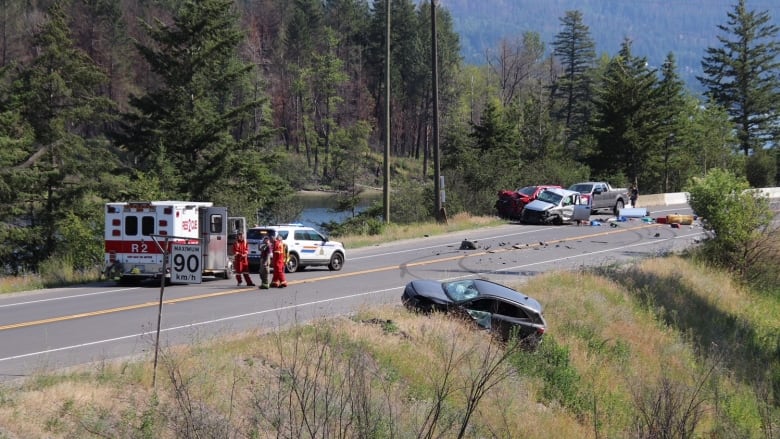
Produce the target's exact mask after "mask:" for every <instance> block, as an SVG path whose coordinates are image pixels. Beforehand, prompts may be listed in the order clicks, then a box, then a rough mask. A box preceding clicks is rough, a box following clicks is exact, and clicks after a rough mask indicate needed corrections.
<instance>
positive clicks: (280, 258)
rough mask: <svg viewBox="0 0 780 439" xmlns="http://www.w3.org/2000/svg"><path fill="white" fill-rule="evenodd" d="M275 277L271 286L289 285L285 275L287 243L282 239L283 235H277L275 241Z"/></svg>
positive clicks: (281, 286)
mask: <svg viewBox="0 0 780 439" xmlns="http://www.w3.org/2000/svg"><path fill="white" fill-rule="evenodd" d="M273 252H274V261H273V262H274V277H273V280H272V281H271V286H272V287H275V288H284V287H286V286H287V279H286V278H285V275H284V266H285V263H286V262H287V244H285V243H284V241H282V236H281V235H276V240H275V241H274V249H273Z"/></svg>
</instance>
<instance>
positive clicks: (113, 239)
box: [105, 201, 246, 282]
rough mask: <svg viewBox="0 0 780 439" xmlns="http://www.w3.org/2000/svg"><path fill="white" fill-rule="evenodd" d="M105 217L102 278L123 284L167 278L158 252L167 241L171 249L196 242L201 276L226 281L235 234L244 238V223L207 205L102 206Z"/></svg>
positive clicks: (231, 262)
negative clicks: (171, 245)
mask: <svg viewBox="0 0 780 439" xmlns="http://www.w3.org/2000/svg"><path fill="white" fill-rule="evenodd" d="M105 214H106V223H105V267H106V268H105V273H106V277H108V278H110V279H116V280H119V281H122V282H132V281H142V280H145V279H159V278H160V277H161V276H163V275H164V276H165V277H166V278H169V277H170V271H169V270H167V271H168V272H166V273H164V274H163V272H162V268H163V252H162V251H161V248H160V246H162V245H165V241H166V237H169V238H168V241H169V244H170V243H185V244H195V243H198V239H200V248H201V266H202V267H203V270H202V275H203V276H204V277H214V276H216V277H223V278H228V277H229V276H230V275H231V274H232V271H233V255H232V252H231V248H232V245H233V241H234V240H235V236H236V234H237V233H239V232H241V233H246V221H245V219H244V218H239V217H236V218H232V217H228V213H227V208H226V207H214V206H213V205H212V203H210V202H193V201H142V202H125V203H106V212H105ZM152 235H155V237H154V238H153V237H152ZM155 240H156V241H157V243H155ZM158 243H159V246H158Z"/></svg>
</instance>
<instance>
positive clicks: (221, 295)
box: [0, 205, 704, 381]
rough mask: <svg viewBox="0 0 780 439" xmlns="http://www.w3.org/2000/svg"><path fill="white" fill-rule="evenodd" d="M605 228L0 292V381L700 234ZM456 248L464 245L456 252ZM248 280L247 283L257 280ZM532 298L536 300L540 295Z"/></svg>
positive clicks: (525, 230)
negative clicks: (244, 269)
mask: <svg viewBox="0 0 780 439" xmlns="http://www.w3.org/2000/svg"><path fill="white" fill-rule="evenodd" d="M649 211H650V212H652V213H651V215H652V216H653V217H659V216H666V215H667V214H672V213H680V214H689V213H691V212H690V209H689V208H688V207H687V206H684V205H680V206H665V207H655V208H654V207H652V206H651V207H650V208H649ZM607 218H608V216H607V215H594V216H593V217H591V219H604V220H606V219H607ZM615 224H616V225H617V226H616V227H612V226H611V225H610V224H609V223H607V222H604V223H603V225H601V226H590V225H587V226H586V225H582V226H576V225H563V226H529V225H520V224H506V225H502V226H499V227H490V228H484V229H478V230H471V231H467V232H457V233H452V234H448V235H442V236H434V237H420V238H417V239H410V240H405V241H399V242H393V243H387V244H382V245H378V246H373V247H368V248H360V249H347V261H346V263H345V265H344V269H343V270H342V271H338V272H332V271H328V270H327V268H318V267H317V268H310V269H307V270H304V271H302V272H298V273H292V274H287V281H288V284H289V286H288V287H287V288H284V289H270V290H259V289H257V288H250V287H236V285H235V280H233V279H231V280H212V281H205V282H204V283H202V284H193V285H173V286H166V287H164V288H161V286H160V285H158V284H150V285H143V286H121V285H117V284H115V283H113V282H103V283H96V284H89V285H78V286H73V287H67V288H54V289H47V290H40V291H29V292H24V293H16V294H10V295H3V296H2V297H0V381H6V380H13V379H17V378H23V377H26V376H28V375H30V374H32V373H35V372H38V371H48V370H52V369H57V368H61V367H67V366H72V365H77V364H85V363H93V362H98V363H99V362H102V361H107V360H111V359H116V358H125V357H135V358H140V359H149V360H151V359H152V358H153V353H154V349H155V340H156V339H157V337H156V335H157V322H158V317H159V319H160V323H161V324H160V328H161V329H160V346H169V345H175V344H180V343H190V342H197V341H201V340H205V339H210V338H213V337H215V336H221V335H227V334H231V333H235V332H239V331H246V330H255V329H259V330H270V329H274V328H278V327H284V326H287V325H292V324H295V323H300V322H305V321H307V320H310V319H312V318H316V317H322V316H333V315H344V314H348V313H351V312H354V311H355V310H357V309H360V308H361V307H366V306H371V305H376V304H398V305H400V296H401V292H402V289H403V287H404V285H406V283H407V282H409V281H411V280H413V279H437V280H447V279H450V280H451V279H458V278H464V277H482V278H487V279H490V280H493V281H496V282H500V283H504V284H510V285H517V284H519V283H522V282H523V281H524V280H526V279H528V278H529V277H530V276H534V275H536V274H538V273H542V272H544V271H548V270H559V269H564V270H565V269H575V268H577V267H582V266H593V265H603V264H612V263H619V262H625V261H627V260H631V259H634V258H639V257H646V256H653V255H660V254H665V253H668V252H674V251H678V250H681V249H683V248H685V247H688V246H690V245H692V244H693V243H694V242H697V241H699V240H700V239H702V237H703V234H704V231H703V229H702V228H701V227H700V226H699V225H698V224H697V223H696V222H695V223H694V225H692V226H679V228H673V227H671V226H670V225H668V224H653V223H650V224H648V223H644V222H642V221H641V220H639V219H632V220H629V221H627V222H619V223H615ZM464 240H469V241H471V242H473V243H474V244H475V246H476V248H475V249H473V250H461V249H460V246H461V242H462V241H464ZM253 277H254V279H255V281H256V282H257V275H256V274H254V275H253ZM161 296H162V308H160V298H161ZM536 299H538V300H539V301H540V302H541V303H542V304H544V299H545V298H544V297H536ZM160 309H162V312H161V313H160V312H159V310H160Z"/></svg>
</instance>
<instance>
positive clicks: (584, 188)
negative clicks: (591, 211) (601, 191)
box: [569, 184, 593, 194]
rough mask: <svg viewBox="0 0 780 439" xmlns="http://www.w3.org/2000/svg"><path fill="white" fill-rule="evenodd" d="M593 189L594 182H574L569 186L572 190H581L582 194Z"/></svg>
mask: <svg viewBox="0 0 780 439" xmlns="http://www.w3.org/2000/svg"><path fill="white" fill-rule="evenodd" d="M592 189H593V185H592V184H574V185H572V186H571V187H570V188H569V190H570V191H574V192H579V193H581V194H587V193H590V191H591V190H592Z"/></svg>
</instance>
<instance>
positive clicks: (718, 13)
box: [421, 0, 780, 90]
mask: <svg viewBox="0 0 780 439" xmlns="http://www.w3.org/2000/svg"><path fill="white" fill-rule="evenodd" d="M421 1H422V0H421ZM734 4H736V0H684V1H679V0H651V1H643V2H636V1H631V0H609V1H604V0H482V1H479V2H475V1H472V0H439V5H441V6H442V7H443V8H445V9H447V10H448V11H449V12H450V13H451V14H452V17H453V23H454V26H455V31H456V32H458V33H459V34H460V37H461V46H462V54H463V56H464V58H465V60H466V61H467V62H469V63H472V64H479V63H482V62H484V59H485V51H486V50H488V49H492V48H496V47H497V43H498V41H500V40H501V39H502V38H506V39H510V40H513V39H515V38H518V37H520V36H522V34H523V33H524V32H527V31H533V32H538V33H539V34H540V35H541V36H542V41H544V42H545V43H546V44H547V47H548V49H549V48H550V47H551V43H552V41H553V39H554V37H555V35H556V34H557V33H558V32H560V30H561V29H560V20H559V19H560V18H561V17H563V16H564V15H565V14H566V11H568V10H579V11H580V12H582V14H583V18H584V22H585V24H586V25H587V26H588V27H590V31H591V36H592V37H593V39H594V41H595V42H596V51H597V53H599V54H601V53H607V54H609V55H614V54H615V53H617V51H618V50H619V47H620V44H621V43H622V41H623V40H624V38H628V39H630V40H631V41H633V49H634V54H635V55H639V56H645V57H647V59H648V62H649V63H650V64H651V65H654V66H658V65H661V63H662V62H663V60H664V58H665V57H666V55H667V54H668V53H669V52H673V53H674V55H675V57H676V59H677V62H678V67H679V70H680V76H681V77H682V78H683V79H684V80H685V81H686V83H687V84H688V86H689V87H690V88H691V89H693V90H699V88H700V85H699V84H698V81H697V80H696V78H695V76H696V75H698V74H701V59H702V57H703V56H704V52H705V49H706V48H707V47H710V46H718V45H719V43H718V40H717V36H718V35H720V34H719V32H720V31H719V30H718V28H717V26H718V25H720V24H725V23H726V21H727V20H728V16H727V14H728V13H729V12H731V11H732V10H733V5H734ZM747 7H748V9H749V10H755V11H769V13H770V15H771V16H772V22H773V23H774V24H775V25H780V2H776V1H770V0H748V1H747Z"/></svg>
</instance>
